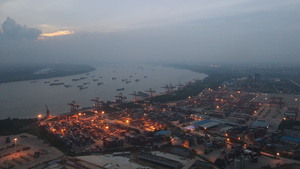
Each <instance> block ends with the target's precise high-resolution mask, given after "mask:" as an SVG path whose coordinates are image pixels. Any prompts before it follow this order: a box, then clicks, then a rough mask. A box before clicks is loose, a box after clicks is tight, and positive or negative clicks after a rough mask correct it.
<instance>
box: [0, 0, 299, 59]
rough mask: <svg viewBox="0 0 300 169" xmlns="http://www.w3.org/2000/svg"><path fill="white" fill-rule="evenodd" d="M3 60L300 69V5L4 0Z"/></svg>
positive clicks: (237, 0)
mask: <svg viewBox="0 0 300 169" xmlns="http://www.w3.org/2000/svg"><path fill="white" fill-rule="evenodd" d="M0 25H1V27H0V30H1V33H0V60H1V63H2V64H15V63H17V64H19V63H88V64H89V63H104V62H130V63H132V62H133V63H135V62H147V63H209V64H221V63H232V64H237V63H250V64H252V63H260V62H262V63H279V64H281V63H286V64H300V48H299V44H300V1H299V0H272V1H270V0H226V1H225V0H224V1H223V0H210V1H207V0H186V1H182V0H143V1H141V0H126V1H124V0H100V1H99V0H87V1H82V0H51V1H49V0H39V1H36V0H1V1H0Z"/></svg>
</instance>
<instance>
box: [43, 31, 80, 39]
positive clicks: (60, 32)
mask: <svg viewBox="0 0 300 169" xmlns="http://www.w3.org/2000/svg"><path fill="white" fill-rule="evenodd" d="M74 33H75V31H70V30H65V31H57V32H52V33H43V34H41V35H40V36H41V37H53V36H63V35H70V34H74Z"/></svg>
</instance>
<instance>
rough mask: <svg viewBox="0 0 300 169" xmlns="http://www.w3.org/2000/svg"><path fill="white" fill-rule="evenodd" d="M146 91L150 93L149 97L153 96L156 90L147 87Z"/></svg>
mask: <svg viewBox="0 0 300 169" xmlns="http://www.w3.org/2000/svg"><path fill="white" fill-rule="evenodd" d="M146 92H148V93H150V97H152V96H153V93H156V91H155V90H152V89H151V88H149V90H146Z"/></svg>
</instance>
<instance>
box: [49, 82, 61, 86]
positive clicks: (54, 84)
mask: <svg viewBox="0 0 300 169" xmlns="http://www.w3.org/2000/svg"><path fill="white" fill-rule="evenodd" d="M63 84H65V83H50V86H56V85H63Z"/></svg>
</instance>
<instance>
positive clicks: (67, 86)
mask: <svg viewBox="0 0 300 169" xmlns="http://www.w3.org/2000/svg"><path fill="white" fill-rule="evenodd" d="M64 86H65V87H66V88H69V87H72V86H71V85H64Z"/></svg>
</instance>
